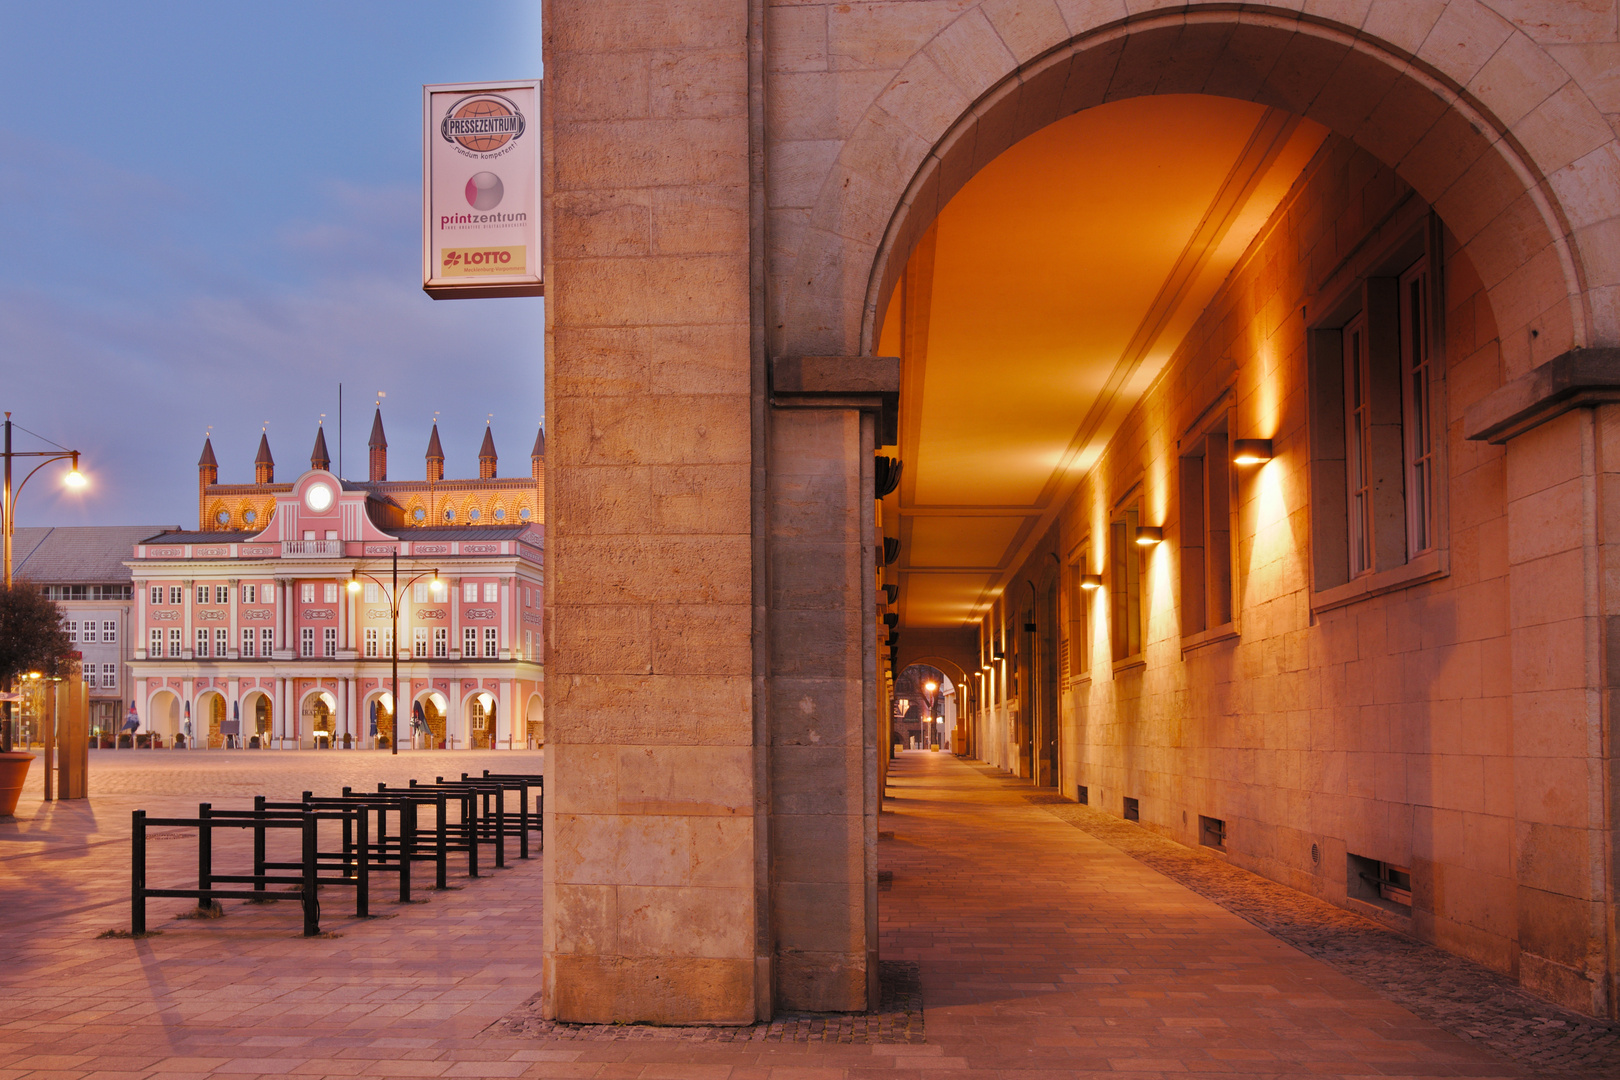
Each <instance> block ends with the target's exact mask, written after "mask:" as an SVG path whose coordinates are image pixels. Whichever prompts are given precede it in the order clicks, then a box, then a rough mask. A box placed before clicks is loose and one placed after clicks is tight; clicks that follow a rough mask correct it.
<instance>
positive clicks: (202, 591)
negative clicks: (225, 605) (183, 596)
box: [197, 585, 208, 604]
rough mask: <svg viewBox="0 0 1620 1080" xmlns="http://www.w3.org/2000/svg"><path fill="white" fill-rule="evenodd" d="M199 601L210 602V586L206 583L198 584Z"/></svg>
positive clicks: (202, 602)
mask: <svg viewBox="0 0 1620 1080" xmlns="http://www.w3.org/2000/svg"><path fill="white" fill-rule="evenodd" d="M197 603H199V604H206V603H208V586H206V585H199V586H197Z"/></svg>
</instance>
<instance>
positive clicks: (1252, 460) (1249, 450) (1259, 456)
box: [1232, 439, 1271, 465]
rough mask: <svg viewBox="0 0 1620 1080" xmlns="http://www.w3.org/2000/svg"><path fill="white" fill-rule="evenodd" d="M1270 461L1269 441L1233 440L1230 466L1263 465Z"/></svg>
mask: <svg viewBox="0 0 1620 1080" xmlns="http://www.w3.org/2000/svg"><path fill="white" fill-rule="evenodd" d="M1270 460H1271V440H1270V439H1233V440H1232V464H1234V465H1264V464H1265V463H1266V462H1268V461H1270Z"/></svg>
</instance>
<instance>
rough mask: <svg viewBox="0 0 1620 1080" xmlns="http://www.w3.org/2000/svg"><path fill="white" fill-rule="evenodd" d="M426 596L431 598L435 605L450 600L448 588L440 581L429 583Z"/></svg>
mask: <svg viewBox="0 0 1620 1080" xmlns="http://www.w3.org/2000/svg"><path fill="white" fill-rule="evenodd" d="M428 596H430V597H432V599H433V602H434V603H435V604H442V603H445V602H446V601H448V600H449V599H450V586H449V585H447V584H445V583H444V582H442V581H434V582H430V583H429V584H428Z"/></svg>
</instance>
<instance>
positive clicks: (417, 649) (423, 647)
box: [411, 626, 428, 659]
mask: <svg viewBox="0 0 1620 1080" xmlns="http://www.w3.org/2000/svg"><path fill="white" fill-rule="evenodd" d="M427 654H428V632H427V627H425V626H418V627H417V628H416V632H415V633H414V634H413V635H412V641H411V655H412V656H416V657H420V658H423V659H426V657H427Z"/></svg>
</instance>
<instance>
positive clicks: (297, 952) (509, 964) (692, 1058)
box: [0, 751, 1620, 1080]
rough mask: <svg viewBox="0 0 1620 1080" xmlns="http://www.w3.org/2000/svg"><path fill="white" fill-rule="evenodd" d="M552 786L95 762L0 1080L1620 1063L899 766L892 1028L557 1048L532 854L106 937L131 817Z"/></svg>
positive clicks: (65, 806) (845, 1024) (14, 912)
mask: <svg viewBox="0 0 1620 1080" xmlns="http://www.w3.org/2000/svg"><path fill="white" fill-rule="evenodd" d="M542 762H543V754H538V753H537V754H504V753H503V754H488V755H485V754H469V753H466V752H462V753H454V754H451V753H432V752H419V753H414V754H410V753H407V754H401V755H399V756H397V757H393V756H389V755H383V754H369V753H367V754H358V753H341V752H331V753H318V752H301V753H271V752H261V753H252V752H242V753H225V752H217V751H216V752H198V753H195V754H188V753H184V752H128V751H125V752H104V753H98V754H97V755H96V756H95V757H94V758H93V760H92V764H91V768H92V784H93V787H92V790H93V792H94V793H95V794H94V796H93V797H92V798H91V799H90V800H89V801H87V802H79V803H57V804H42V803H40V802H39V799H38V791H37V789H36V790H35V791H34V792H31V793H29V794H27V795H25V797H24V800H23V803H22V805H21V807H20V808H19V815H18V818H17V820H16V821H15V822H8V823H5V824H3V825H0V895H4V896H5V898H6V920H5V922H6V927H7V930H8V933H7V934H6V937H5V943H4V946H3V950H4V972H3V974H0V1000H4V1001H5V1003H6V1004H5V1011H4V1012H5V1014H4V1018H3V1020H0V1080H91V1078H94V1080H113V1078H130V1080H146V1078H156V1077H162V1078H180V1077H203V1076H216V1075H218V1076H231V1077H248V1076H258V1075H262V1076H272V1075H276V1076H281V1075H297V1076H311V1077H314V1076H356V1075H364V1076H373V1077H392V1076H399V1077H405V1076H446V1077H450V1076H489V1077H494V1076H533V1077H591V1078H597V1077H600V1078H603V1080H606V1078H645V1080H674V1078H681V1080H754V1078H760V1080H765V1078H767V1077H768V1078H769V1080H930V1078H936V1077H938V1078H943V1077H947V1076H966V1075H967V1074H974V1075H991V1074H994V1075H1005V1076H1008V1077H1016V1078H1021V1080H1043V1078H1045V1077H1055V1076H1058V1075H1064V1076H1073V1075H1089V1074H1096V1075H1106V1076H1117V1077H1134V1078H1139V1080H1145V1078H1148V1077H1159V1076H1171V1075H1179V1074H1182V1073H1186V1072H1200V1073H1206V1074H1216V1075H1241V1076H1245V1077H1261V1076H1297V1075H1312V1076H1487V1077H1494V1076H1503V1077H1508V1076H1513V1077H1517V1076H1538V1075H1560V1076H1593V1077H1596V1076H1605V1075H1607V1076H1612V1075H1614V1071H1613V1070H1614V1068H1615V1065H1616V1062H1617V1061H1620V1057H1617V1055H1616V1052H1615V1047H1616V1037H1615V1031H1614V1030H1613V1028H1612V1027H1610V1026H1608V1025H1605V1024H1603V1023H1602V1022H1593V1021H1590V1020H1585V1019H1583V1018H1581V1017H1578V1016H1575V1015H1574V1014H1569V1013H1564V1012H1562V1011H1560V1010H1557V1009H1556V1008H1554V1007H1552V1006H1549V1005H1546V1004H1544V1003H1540V1002H1537V1001H1536V1000H1535V999H1533V998H1530V997H1528V996H1527V995H1524V994H1522V993H1519V992H1517V991H1513V990H1512V989H1511V987H1509V986H1507V984H1505V983H1502V981H1501V980H1496V983H1492V981H1491V980H1493V979H1495V977H1494V976H1491V975H1490V974H1489V973H1487V972H1484V971H1483V969H1477V968H1471V967H1470V966H1469V965H1465V964H1463V963H1462V962H1460V961H1455V960H1454V959H1453V960H1452V961H1451V963H1452V966H1451V967H1450V968H1447V969H1446V970H1445V971H1444V972H1443V978H1442V979H1441V980H1440V982H1439V984H1437V985H1431V986H1429V987H1427V989H1425V988H1424V986H1423V985H1421V982H1422V980H1421V979H1420V980H1418V983H1417V984H1414V983H1413V981H1412V979H1411V978H1410V977H1408V978H1407V979H1406V981H1405V984H1404V985H1402V986H1394V985H1393V984H1394V983H1397V982H1400V980H1399V979H1395V978H1393V974H1394V973H1395V972H1396V970H1397V969H1398V968H1401V969H1405V970H1406V971H1407V973H1408V976H1410V974H1411V971H1412V969H1414V968H1423V967H1432V966H1433V960H1432V958H1428V957H1426V956H1425V955H1418V954H1415V953H1412V952H1410V951H1407V952H1402V951H1401V950H1402V949H1403V948H1405V949H1408V950H1410V949H1412V948H1417V949H1427V947H1426V946H1418V945H1416V943H1411V942H1406V941H1405V940H1404V939H1398V940H1396V941H1393V942H1392V941H1391V939H1392V938H1393V935H1389V934H1387V933H1386V932H1383V931H1380V930H1378V929H1377V928H1375V927H1373V926H1372V924H1370V923H1366V924H1364V925H1363V924H1360V920H1358V919H1357V918H1356V917H1355V916H1350V915H1347V913H1345V912H1343V911H1340V910H1339V909H1336V908H1331V907H1329V906H1327V905H1322V904H1318V903H1317V902H1316V901H1314V900H1311V899H1309V898H1306V897H1302V896H1301V895H1300V894H1297V893H1293V892H1291V891H1289V890H1286V889H1283V888H1282V887H1280V886H1277V885H1274V884H1271V883H1269V882H1265V881H1263V880H1261V879H1258V878H1255V877H1253V876H1252V875H1248V874H1245V873H1243V872H1242V871H1237V870H1233V869H1232V868H1230V867H1227V866H1225V864H1224V863H1220V864H1217V863H1216V860H1214V859H1212V858H1211V857H1209V856H1206V855H1202V854H1199V853H1196V852H1192V851H1190V850H1189V849H1187V848H1183V847H1180V846H1179V845H1175V844H1172V843H1170V842H1169V841H1163V840H1159V839H1157V838H1155V837H1153V836H1152V834H1150V833H1147V832H1145V831H1144V830H1142V829H1140V828H1139V827H1137V826H1134V825H1127V824H1125V823H1121V822H1118V821H1117V820H1116V819H1109V818H1105V817H1104V816H1103V815H1101V814H1097V813H1096V812H1094V811H1091V810H1089V809H1088V808H1085V807H1080V806H1077V805H1075V804H1072V803H1062V804H1058V803H1051V804H1050V805H1046V804H1047V803H1049V802H1050V800H1051V796H1042V795H1037V794H1034V793H1032V792H1031V791H1030V789H1029V788H1028V786H1027V785H1024V784H1021V783H1019V782H1017V781H1014V780H1009V779H1007V778H1005V777H1004V776H1003V775H1002V774H999V773H998V772H996V771H995V770H992V769H988V768H986V767H984V766H979V765H975V764H972V763H965V762H962V761H959V760H957V759H955V758H952V757H950V756H949V755H945V754H928V753H920V752H919V753H907V754H903V755H901V757H900V758H899V759H898V760H897V761H896V763H895V766H894V769H893V771H892V772H891V774H890V786H889V798H888V799H887V800H886V802H885V812H884V814H883V817H882V834H883V838H882V840H881V841H880V845H879V846H880V851H879V865H880V868H881V869H880V873H881V874H882V875H883V876H882V879H881V880H882V882H883V884H882V886H881V888H882V890H883V891H882V893H881V898H880V904H879V909H880V913H881V941H882V958H883V961H884V968H885V976H886V977H888V978H891V979H902V980H904V979H906V978H908V977H909V978H911V979H915V980H916V983H917V985H916V987H915V991H916V996H915V997H908V996H907V993H906V992H905V990H904V988H902V992H901V993H900V994H899V995H898V997H897V998H894V999H893V1000H886V1002H885V1009H886V1010H888V1011H889V1014H886V1015H885V1016H883V1017H882V1018H881V1022H878V1021H873V1022H871V1023H868V1022H866V1020H865V1019H864V1018H851V1017H793V1016H788V1017H778V1018H777V1020H776V1021H775V1022H774V1023H773V1024H768V1025H758V1026H756V1027H755V1028H751V1029H730V1030H727V1029H716V1028H708V1029H676V1028H664V1029H658V1028H645V1027H639V1028H638V1027H626V1026H618V1027H606V1028H591V1027H577V1026H567V1025H556V1024H553V1023H549V1022H535V1021H534V1019H533V1018H534V1017H536V1016H538V1013H537V1011H536V1009H535V1008H534V1004H533V998H534V996H535V990H536V987H537V986H538V985H539V978H540V964H541V939H540V915H541V911H540V886H541V881H542V875H543V871H542V866H541V862H540V860H539V859H533V860H530V861H528V862H523V861H520V860H518V859H516V858H515V857H514V858H510V859H509V862H508V868H507V869H504V870H498V871H496V870H486V871H485V872H484V874H483V876H481V877H480V878H478V879H476V880H469V879H467V878H466V877H464V876H461V875H460V867H459V865H458V866H456V867H455V870H456V873H455V874H453V875H452V878H451V881H450V884H451V886H452V888H451V889H450V890H447V891H444V892H432V891H422V892H419V893H418V894H417V896H418V899H417V901H416V902H413V903H411V904H408V905H401V904H398V903H395V902H392V901H391V899H390V898H389V897H388V896H387V895H386V890H378V892H379V894H380V897H379V899H378V900H376V901H374V905H373V912H374V914H375V916H376V917H374V918H371V919H367V920H357V919H354V918H352V917H351V916H350V915H349V914H348V913H347V912H345V911H343V910H342V909H341V905H340V904H339V905H330V904H329V905H328V907H331V908H335V909H336V910H329V911H328V912H327V913H326V914H324V915H323V924H322V925H323V930H324V931H326V935H325V936H322V937H319V938H310V939H306V938H302V937H300V936H299V920H298V918H297V914H296V911H295V910H292V909H294V908H295V905H293V904H290V903H287V902H282V903H278V904H276V905H264V906H253V905H248V904H243V903H237V902H227V903H226V904H225V905H224V910H225V913H226V914H225V917H224V918H220V919H212V920H177V919H175V918H173V916H174V915H176V914H179V913H181V912H184V911H185V910H186V908H187V902H186V901H183V900H170V901H164V900H152V901H150V902H149V903H150V906H151V914H150V916H149V919H150V923H149V925H150V927H151V928H152V929H155V930H161V931H162V933H161V934H159V935H157V936H153V937H150V938H147V939H145V940H139V941H131V940H128V939H106V938H101V937H99V936H98V935H100V934H102V933H103V932H105V931H107V930H109V929H119V928H126V927H128V925H129V909H128V887H129V885H128V873H129V855H130V849H129V843H128V834H129V812H130V810H132V809H135V808H145V809H147V810H149V811H151V812H154V813H168V814H179V813H188V812H194V811H195V805H196V803H197V802H198V801H204V800H208V801H212V803H213V804H214V805H215V806H216V807H218V808H221V809H224V808H230V807H233V806H238V805H245V804H247V803H248V801H249V799H250V797H251V795H252V794H255V793H264V794H268V795H271V796H276V797H285V796H296V795H297V793H298V792H299V791H302V790H305V789H310V790H314V791H316V792H321V791H335V790H336V789H337V788H339V787H341V786H343V785H345V784H347V785H352V786H354V787H356V788H360V787H371V786H374V785H375V784H376V783H377V782H379V781H382V782H386V783H390V784H394V783H405V782H407V781H408V779H409V778H411V777H417V778H422V779H431V778H432V777H433V776H435V775H440V774H443V775H451V776H454V775H459V773H460V772H462V771H469V772H478V771H480V770H482V769H483V768H486V767H490V768H494V767H497V766H498V767H499V768H500V769H501V770H502V771H519V770H522V771H538V770H539V768H540V767H541V765H542ZM37 779H38V777H37V773H36V776H35V780H36V783H37ZM149 850H150V858H151V865H152V871H151V878H152V882H153V884H162V883H174V884H183V883H185V882H186V880H187V878H188V876H194V875H195V870H196V866H195V856H196V852H195V846H194V844H193V842H192V841H191V840H190V839H189V837H188V836H186V835H184V834H179V833H176V834H172V835H165V834H163V833H161V832H158V833H155V834H154V836H153V839H152V843H151V845H150V849H149ZM1178 859H1179V860H1181V862H1180V863H1179V864H1178V863H1177V862H1176V860H1178ZM226 861H227V859H226V858H224V857H219V858H217V860H216V862H217V864H218V865H221V866H223V864H224V863H225V862H226ZM1155 866H1157V867H1159V868H1160V869H1156V868H1155ZM1161 869H1162V870H1164V871H1165V872H1160V870H1161ZM1182 882H1186V883H1187V884H1183V883H1182ZM1189 884H1190V885H1191V886H1192V888H1189V887H1188V885H1189ZM1193 889H1198V890H1200V891H1201V892H1204V893H1208V894H1210V895H1215V896H1218V898H1219V899H1220V903H1219V904H1217V903H1215V902H1212V901H1211V900H1209V899H1206V898H1205V896H1202V895H1199V892H1195V891H1193ZM1222 905H1225V906H1222ZM1228 908H1231V909H1233V910H1228ZM1234 910H1236V911H1239V912H1241V917H1240V915H1239V914H1234ZM1268 926H1269V927H1270V928H1271V929H1274V930H1276V931H1277V932H1278V933H1279V934H1282V935H1283V937H1281V938H1280V937H1278V936H1274V935H1273V934H1272V933H1268V932H1267V929H1264V928H1263V927H1268ZM1284 938H1286V939H1287V940H1284ZM1291 942H1292V943H1291ZM1313 942H1314V943H1316V944H1313ZM1322 942H1326V943H1327V944H1328V945H1330V946H1331V948H1319V947H1317V945H1318V944H1320V943H1322ZM1296 945H1298V946H1300V947H1296ZM1430 952H1432V950H1430ZM1308 953H1310V954H1313V955H1308ZM1434 955H1435V956H1443V954H1434ZM1358 965H1359V967H1358ZM1347 971H1349V972H1351V974H1346V972H1347ZM1352 974H1353V975H1356V976H1357V977H1351V975H1352ZM1470 979H1474V980H1475V981H1476V983H1477V984H1478V985H1477V986H1476V987H1475V988H1476V989H1478V987H1481V986H1482V987H1484V988H1485V989H1486V990H1487V991H1489V990H1490V989H1491V987H1493V986H1497V984H1498V983H1501V986H1497V990H1496V991H1495V992H1496V998H1495V999H1493V1000H1494V1001H1495V1004H1493V1005H1492V1006H1491V1007H1490V1008H1489V1009H1485V1010H1481V1009H1479V1008H1474V1007H1469V1008H1466V1009H1462V1010H1458V1009H1456V1008H1454V1007H1453V1008H1452V1009H1451V1010H1450V1012H1449V1013H1448V1011H1447V1003H1448V1002H1450V1003H1452V1005H1455V1002H1456V1000H1457V998H1456V995H1457V993H1458V992H1459V991H1458V988H1459V986H1462V988H1463V990H1464V991H1467V990H1468V986H1469V985H1471V984H1470V983H1469V980H1470ZM1386 984H1389V985H1386ZM1414 986H1415V988H1414ZM1392 987H1393V988H1392ZM1504 987H1505V989H1504ZM1392 995H1394V996H1401V995H1404V997H1401V1000H1399V1001H1397V1000H1392ZM1447 995H1450V997H1448V996H1447ZM919 998H920V1003H921V1012H922V1015H920V1016H919V1015H916V1012H915V1010H916V1001H917V999H919ZM896 1002H898V1003H896ZM891 1014H892V1015H891ZM1470 1028H1472V1029H1473V1030H1472V1031H1470V1030H1469V1029H1470Z"/></svg>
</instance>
